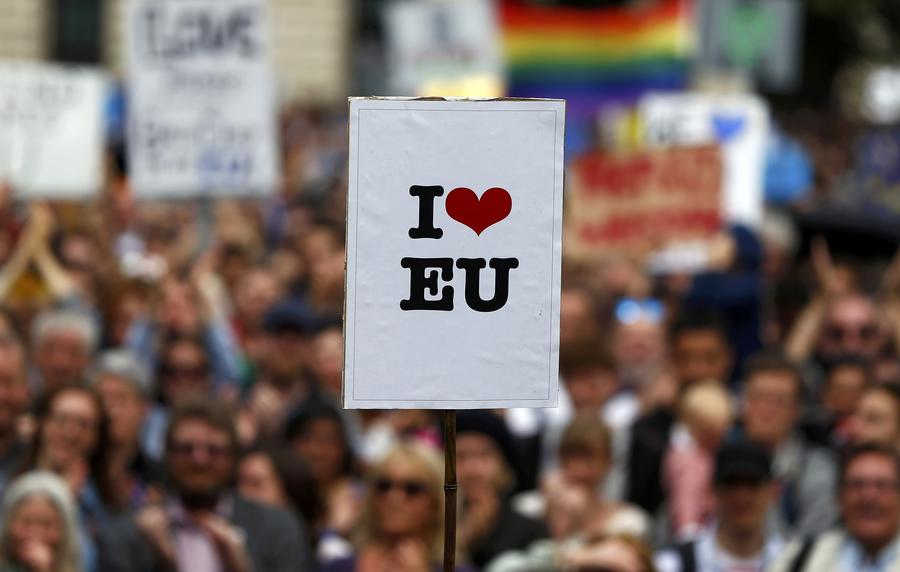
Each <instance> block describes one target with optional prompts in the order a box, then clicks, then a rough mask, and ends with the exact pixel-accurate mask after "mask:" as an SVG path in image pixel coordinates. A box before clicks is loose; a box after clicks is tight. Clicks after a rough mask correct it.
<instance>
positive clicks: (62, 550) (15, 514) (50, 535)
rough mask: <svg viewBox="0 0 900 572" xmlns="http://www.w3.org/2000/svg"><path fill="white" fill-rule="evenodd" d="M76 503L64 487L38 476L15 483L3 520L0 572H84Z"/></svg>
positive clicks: (46, 476) (54, 478)
mask: <svg viewBox="0 0 900 572" xmlns="http://www.w3.org/2000/svg"><path fill="white" fill-rule="evenodd" d="M83 570H84V568H83V567H82V561H81V546H80V539H79V532H78V525H77V518H76V508H75V502H74V500H73V498H72V493H71V491H70V490H69V488H68V486H67V484H66V483H65V481H63V480H62V479H61V478H60V477H58V476H57V475H55V474H53V473H49V472H45V471H35V472H31V473H27V474H25V475H22V476H21V477H19V478H17V479H16V480H15V481H13V482H12V483H11V484H10V486H9V489H8V490H7V491H6V493H5V494H4V495H3V508H2V515H0V572H82V571H83Z"/></svg>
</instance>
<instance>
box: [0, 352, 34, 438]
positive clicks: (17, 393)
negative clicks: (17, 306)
mask: <svg viewBox="0 0 900 572" xmlns="http://www.w3.org/2000/svg"><path fill="white" fill-rule="evenodd" d="M27 406H28V383H27V381H26V379H25V355H24V352H23V350H22V347H21V346H20V345H19V344H17V343H14V342H11V341H0V435H9V434H10V433H12V432H13V431H15V427H16V420H17V419H18V418H19V416H20V415H22V413H23V412H24V411H25V409H26V407H27Z"/></svg>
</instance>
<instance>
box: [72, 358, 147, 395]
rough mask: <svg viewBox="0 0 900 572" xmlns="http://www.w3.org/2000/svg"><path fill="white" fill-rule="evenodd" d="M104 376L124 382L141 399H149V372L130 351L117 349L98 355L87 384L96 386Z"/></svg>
mask: <svg viewBox="0 0 900 572" xmlns="http://www.w3.org/2000/svg"><path fill="white" fill-rule="evenodd" d="M104 375H111V376H114V377H117V378H119V379H122V380H124V381H125V382H127V383H128V385H130V386H131V387H133V388H134V389H135V390H137V391H138V393H140V394H141V395H142V396H143V397H148V398H149V397H150V396H151V394H152V388H151V387H150V385H151V381H152V380H151V379H150V372H149V370H148V369H147V367H146V365H145V364H144V362H142V361H141V359H140V358H139V357H138V355H137V354H136V353H135V352H134V351H132V350H129V349H126V348H118V349H114V350H109V351H106V352H103V353H102V354H100V357H99V358H97V363H96V364H95V365H94V367H93V368H92V369H91V372H90V374H89V376H88V380H89V383H90V384H91V385H96V384H97V382H98V381H99V380H100V378H101V377H102V376H104Z"/></svg>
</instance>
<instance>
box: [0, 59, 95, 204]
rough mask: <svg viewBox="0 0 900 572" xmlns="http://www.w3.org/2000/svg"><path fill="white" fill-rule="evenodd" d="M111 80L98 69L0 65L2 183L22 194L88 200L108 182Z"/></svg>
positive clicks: (0, 159) (27, 196) (23, 195)
mask: <svg viewBox="0 0 900 572" xmlns="http://www.w3.org/2000/svg"><path fill="white" fill-rule="evenodd" d="M105 97H106V81H105V78H104V76H103V75H102V74H101V73H100V72H97V71H93V70H87V69H68V68H63V67H60V66H51V65H36V64H12V63H4V64H0V181H8V182H9V183H11V184H12V185H13V187H14V188H15V190H16V193H17V196H18V197H20V198H26V199H27V198H38V197H40V198H56V199H76V198H84V197H85V196H88V195H90V194H93V193H95V192H96V191H97V190H98V189H99V188H100V185H101V184H102V181H103V106H104V100H105Z"/></svg>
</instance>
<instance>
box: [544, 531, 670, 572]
mask: <svg viewBox="0 0 900 572" xmlns="http://www.w3.org/2000/svg"><path fill="white" fill-rule="evenodd" d="M560 568H561V569H562V570H571V571H572V572H591V571H597V570H602V571H605V570H614V571H615V572H657V569H656V565H655V564H654V563H653V553H652V552H651V550H650V547H649V546H647V544H646V543H645V542H644V541H643V540H641V539H640V538H637V537H634V536H629V535H626V534H619V535H611V536H610V535H604V536H600V537H599V538H596V539H593V540H591V541H590V542H588V543H587V544H586V545H585V546H584V547H582V548H580V549H578V550H574V551H572V552H571V553H569V554H566V555H565V556H564V557H563V558H562V560H561V562H560Z"/></svg>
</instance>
